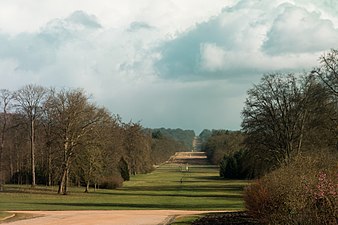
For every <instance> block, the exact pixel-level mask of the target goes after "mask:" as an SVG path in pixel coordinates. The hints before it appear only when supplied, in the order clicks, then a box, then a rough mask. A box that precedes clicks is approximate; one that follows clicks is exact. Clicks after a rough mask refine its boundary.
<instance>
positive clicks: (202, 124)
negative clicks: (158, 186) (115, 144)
mask: <svg viewBox="0 0 338 225" xmlns="http://www.w3.org/2000/svg"><path fill="white" fill-rule="evenodd" d="M13 2H14V3H13ZM15 2H17V1H12V3H11V2H9V1H4V3H0V8H2V10H3V8H4V7H7V8H8V7H9V8H10V7H12V8H13V9H12V13H9V12H7V14H8V15H7V17H8V18H12V19H13V17H15V16H18V15H19V14H20V10H19V9H16V8H15V7H14V6H15V5H16V3H15ZM103 2H105V3H106V4H108V5H109V4H111V5H112V3H109V1H103ZM117 2H119V1H115V4H117ZM161 2H162V1H161ZM164 2H166V3H165V4H164V5H162V6H161V5H160V4H159V3H158V1H144V2H143V4H141V3H140V4H136V5H134V6H133V7H131V8H130V9H128V8H127V6H131V5H132V2H129V3H121V10H120V11H116V13H115V15H116V18H115V20H116V22H115V23H113V22H109V21H108V19H107V18H108V16H107V14H105V13H103V11H102V9H101V11H98V12H100V13H97V14H96V13H93V12H91V11H90V10H86V9H84V8H82V9H81V8H80V7H79V8H77V6H76V5H73V7H72V8H67V7H66V9H67V10H66V9H65V11H69V12H70V13H69V14H68V15H64V13H65V11H62V13H61V11H60V12H59V11H58V10H60V9H58V10H56V12H55V15H63V16H55V17H54V18H50V19H49V21H48V22H45V24H44V25H40V28H39V29H36V30H35V31H34V29H32V30H29V31H27V30H25V29H24V28H22V32H19V31H18V29H17V30H16V29H12V31H11V30H10V29H9V28H6V26H4V25H3V24H1V23H0V71H1V74H0V76H1V78H2V87H1V88H7V89H11V90H14V89H17V88H20V87H21V86H22V85H25V84H28V83H36V84H41V85H44V86H56V87H81V88H84V89H85V90H86V91H87V92H88V93H92V94H93V96H94V99H95V100H97V102H98V103H99V104H102V105H104V106H106V107H107V108H108V109H110V111H111V112H113V113H118V114H120V115H121V116H122V118H123V119H124V120H127V121H128V120H130V119H133V120H134V121H141V123H142V124H143V125H144V126H147V127H171V128H176V127H181V128H185V129H195V131H197V132H199V131H200V130H201V129H203V128H223V129H239V128H240V122H241V119H240V112H241V110H242V107H243V102H244V100H245V97H246V90H247V89H248V88H250V87H251V86H252V83H255V82H258V81H259V79H260V77H261V75H262V74H264V73H269V72H278V71H285V72H290V71H291V72H303V71H308V70H310V69H311V68H313V67H314V66H316V65H317V63H318V57H319V56H320V55H321V54H322V52H323V51H327V50H329V49H330V48H338V42H337V40H338V16H337V15H338V3H336V1H328V0H327V1H319V0H318V1H315V0H312V1H305V0H298V1H296V0H295V1H291V0H290V1H286V0H285V1H282V0H280V1H269V0H263V1H258V0H240V1H229V2H228V4H227V5H222V7H221V4H224V3H220V2H221V1H215V5H217V6H218V5H219V9H218V10H216V8H215V6H214V7H209V8H208V4H206V3H207V1H198V2H197V3H196V4H197V7H205V9H206V10H201V9H200V11H198V10H195V11H194V9H195V8H193V6H192V5H194V2H193V1H191V2H190V1H184V2H185V3H178V2H177V1H163V2H162V3H164ZM188 2H189V4H188ZM60 4H65V3H62V1H61V3H60ZM90 4H91V3H88V2H87V1H84V3H83V5H84V6H88V9H89V6H90ZM96 4H97V3H96ZM128 4H129V5H128ZM209 4H210V3H209ZM1 6H3V7H1ZM52 6H53V5H52ZM52 6H46V5H44V4H42V5H41V7H46V8H47V9H48V10H50V8H48V7H52ZM60 6H61V5H60ZM195 7H196V6H195ZM94 8H95V7H94ZM107 8H108V9H109V7H108V6H107ZM110 9H112V7H110ZM123 9H124V10H125V11H123ZM128 10H129V11H130V12H129V11H128ZM93 11H95V10H93ZM190 11H194V13H195V14H194V13H192V15H191V17H187V16H186V15H185V14H186V13H187V12H190ZM202 11H206V12H208V14H205V12H203V13H201V12H202ZM131 12H133V13H134V14H133V17H131V16H127V15H129V14H130V13H131ZM135 12H137V13H135ZM198 12H200V14H198ZM112 13H113V11H112ZM128 13H129V14H128ZM161 13H162V14H161ZM0 14H1V13H0ZM41 14H44V13H43V10H42V12H41ZM38 15H39V14H38ZM130 15H131V14H130ZM4 17H5V15H3V14H2V16H1V19H2V20H3V19H4ZM45 17H46V16H45ZM109 18H110V19H112V18H111V17H109ZM122 18H125V20H122ZM126 18H128V19H126ZM18 19H20V17H19V18H18ZM9 21H10V20H9ZM21 22H22V23H23V24H24V23H25V21H21ZM2 26H3V27H4V28H2ZM13 26H16V25H15V24H14V25H13ZM5 28H6V29H5Z"/></svg>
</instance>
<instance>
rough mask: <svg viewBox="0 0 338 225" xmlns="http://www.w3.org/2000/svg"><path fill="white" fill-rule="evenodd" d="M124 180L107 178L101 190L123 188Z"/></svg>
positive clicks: (101, 185) (101, 184) (102, 183)
mask: <svg viewBox="0 0 338 225" xmlns="http://www.w3.org/2000/svg"><path fill="white" fill-rule="evenodd" d="M122 185H123V179H122V178H121V177H118V176H115V177H106V178H104V179H103V180H102V181H101V183H100V188H103V189H116V188H119V187H122Z"/></svg>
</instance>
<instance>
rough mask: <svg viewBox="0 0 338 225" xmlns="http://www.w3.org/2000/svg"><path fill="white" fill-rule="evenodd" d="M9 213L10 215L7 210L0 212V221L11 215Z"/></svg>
mask: <svg viewBox="0 0 338 225" xmlns="http://www.w3.org/2000/svg"><path fill="white" fill-rule="evenodd" d="M11 215H12V213H8V212H0V222H1V221H2V220H4V219H5V218H7V217H9V216H11Z"/></svg>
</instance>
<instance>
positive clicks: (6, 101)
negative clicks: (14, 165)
mask: <svg viewBox="0 0 338 225" xmlns="http://www.w3.org/2000/svg"><path fill="white" fill-rule="evenodd" d="M12 98H13V95H12V93H11V92H10V91H8V90H6V89H1V90H0V106H1V109H2V112H1V120H0V122H1V143H0V191H3V184H4V169H3V154H4V152H3V151H4V147H5V141H6V140H5V139H6V131H7V129H8V127H7V123H8V110H9V107H10V103H11V100H12Z"/></svg>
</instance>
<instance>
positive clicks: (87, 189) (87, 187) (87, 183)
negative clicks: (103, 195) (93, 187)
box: [85, 181, 89, 193]
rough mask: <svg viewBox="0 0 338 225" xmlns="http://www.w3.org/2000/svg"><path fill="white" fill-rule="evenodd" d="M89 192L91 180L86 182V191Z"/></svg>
mask: <svg viewBox="0 0 338 225" xmlns="http://www.w3.org/2000/svg"><path fill="white" fill-rule="evenodd" d="M88 192H89V181H87V182H86V190H85V193H88Z"/></svg>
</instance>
